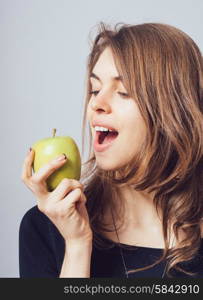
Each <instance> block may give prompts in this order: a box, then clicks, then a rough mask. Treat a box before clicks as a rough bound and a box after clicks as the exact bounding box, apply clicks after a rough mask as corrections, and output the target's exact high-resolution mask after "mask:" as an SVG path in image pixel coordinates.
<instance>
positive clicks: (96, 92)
mask: <svg viewBox="0 0 203 300" xmlns="http://www.w3.org/2000/svg"><path fill="white" fill-rule="evenodd" d="M98 93H99V91H90V95H95V96H96V95H97V94H98Z"/></svg>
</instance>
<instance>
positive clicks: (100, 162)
mask: <svg viewBox="0 0 203 300" xmlns="http://www.w3.org/2000/svg"><path fill="white" fill-rule="evenodd" d="M96 163H97V166H98V167H99V168H100V169H102V170H104V171H116V170H118V169H120V168H121V167H122V166H121V165H120V164H119V162H116V161H115V162H113V161H111V162H110V161H109V160H108V161H107V160H106V161H105V159H104V158H101V159H99V158H97V157H96Z"/></svg>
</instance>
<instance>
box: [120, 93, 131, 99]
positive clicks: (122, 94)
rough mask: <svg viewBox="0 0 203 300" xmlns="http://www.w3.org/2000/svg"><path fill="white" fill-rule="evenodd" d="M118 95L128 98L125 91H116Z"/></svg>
mask: <svg viewBox="0 0 203 300" xmlns="http://www.w3.org/2000/svg"><path fill="white" fill-rule="evenodd" d="M118 94H119V95H121V97H123V98H129V97H130V96H129V95H128V94H127V93H122V92H118Z"/></svg>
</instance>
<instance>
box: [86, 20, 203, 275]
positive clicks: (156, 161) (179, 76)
mask: <svg viewBox="0 0 203 300" xmlns="http://www.w3.org/2000/svg"><path fill="white" fill-rule="evenodd" d="M99 25H100V26H99V32H98V33H97V36H96V38H95V39H94V42H93V44H92V49H91V52H90V54H89V56H88V62H87V88H86V100H85V105H84V116H83V129H82V130H83V131H82V133H83V138H82V155H84V140H85V135H86V133H85V129H86V122H87V117H86V111H87V106H88V102H89V99H90V96H91V95H90V90H91V83H90V80H89V79H90V74H91V72H92V70H93V67H94V65H95V64H96V62H97V60H98V58H99V56H100V54H101V53H102V51H103V50H104V49H105V48H106V47H107V46H108V47H110V48H111V50H112V53H113V56H114V60H115V64H116V67H117V70H118V73H119V75H121V76H122V77H123V84H124V86H125V88H126V90H127V92H128V94H129V95H130V97H131V98H133V99H135V101H136V102H137V105H138V107H139V109H140V112H141V114H142V117H143V119H144V122H145V124H146V126H147V136H146V139H145V142H144V143H143V145H141V147H140V151H139V153H136V155H135V157H134V158H133V159H132V160H131V161H130V162H129V163H128V164H127V165H126V166H125V167H123V168H121V169H119V170H113V171H105V170H102V169H99V167H98V166H97V165H96V160H95V155H94V152H93V149H92V135H91V130H90V127H89V137H90V140H89V153H88V160H87V161H86V162H85V163H84V164H83V169H82V177H81V180H82V181H83V182H84V187H85V189H84V192H85V194H86V197H87V200H88V201H87V209H88V213H89V216H90V223H91V226H92V230H93V233H94V237H95V238H94V243H95V245H96V246H97V247H105V245H104V244H103V243H102V240H101V239H100V237H99V233H101V232H102V231H111V229H110V225H109V224H106V223H105V222H104V216H105V213H106V211H107V209H108V208H109V207H112V208H114V211H115V208H117V209H119V208H120V211H119V213H118V216H117V217H118V218H119V216H121V214H120V213H122V211H123V207H122V201H121V199H120V198H119V192H118V188H117V187H118V185H121V184H130V185H133V186H134V188H135V189H136V190H140V191H143V190H148V191H149V192H154V194H155V196H154V199H153V200H154V205H155V207H156V209H157V208H158V207H161V211H162V214H163V218H162V226H163V234H164V243H165V249H164V251H163V255H162V256H161V257H160V258H159V259H158V260H157V261H156V262H155V263H153V264H152V265H150V266H147V267H144V268H139V269H136V270H132V272H137V271H140V270H145V269H148V268H151V267H152V266H154V265H156V264H158V263H159V262H160V261H162V260H163V259H165V258H167V259H169V263H168V268H167V275H168V276H169V277H171V276H170V274H169V271H170V269H172V268H174V269H176V270H179V271H180V272H184V273H186V274H189V275H194V273H191V272H189V271H186V270H184V269H183V268H181V266H180V263H181V262H184V261H189V260H190V259H193V258H194V257H195V255H196V254H197V252H198V250H199V248H200V243H201V227H200V225H201V221H202V218H203V172H202V170H203V59H202V55H201V52H200V50H199V48H198V46H197V45H196V44H195V42H194V41H193V40H192V39H191V38H190V37H189V36H188V35H187V34H186V33H184V32H183V31H181V30H179V29H177V28H175V27H173V26H171V25H167V24H160V23H144V24H138V25H133V26H132V25H128V24H117V25H116V26H115V27H114V29H110V28H109V26H108V25H106V24H104V23H100V24H99ZM119 27H120V28H119ZM118 199H120V202H118ZM121 220H122V218H121ZM172 220H173V223H172ZM170 226H172V230H173V232H174V234H175V237H176V238H177V239H178V235H179V231H180V230H181V231H182V232H184V239H183V240H182V241H180V243H179V244H178V245H176V247H173V248H172V249H169V234H170V232H168V230H169V228H171V227H170ZM112 230H115V228H114V229H112Z"/></svg>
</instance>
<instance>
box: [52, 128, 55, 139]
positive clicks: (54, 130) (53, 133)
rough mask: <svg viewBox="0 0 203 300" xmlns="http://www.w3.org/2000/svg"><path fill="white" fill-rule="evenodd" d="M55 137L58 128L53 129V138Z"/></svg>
mask: <svg viewBox="0 0 203 300" xmlns="http://www.w3.org/2000/svg"><path fill="white" fill-rule="evenodd" d="M55 135H56V128H53V129H52V137H53V138H54V137H55Z"/></svg>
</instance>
